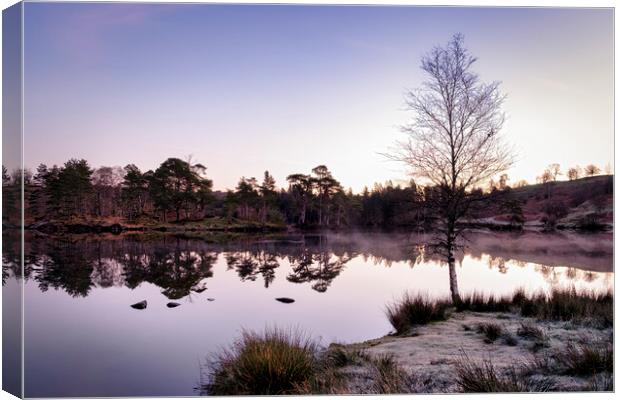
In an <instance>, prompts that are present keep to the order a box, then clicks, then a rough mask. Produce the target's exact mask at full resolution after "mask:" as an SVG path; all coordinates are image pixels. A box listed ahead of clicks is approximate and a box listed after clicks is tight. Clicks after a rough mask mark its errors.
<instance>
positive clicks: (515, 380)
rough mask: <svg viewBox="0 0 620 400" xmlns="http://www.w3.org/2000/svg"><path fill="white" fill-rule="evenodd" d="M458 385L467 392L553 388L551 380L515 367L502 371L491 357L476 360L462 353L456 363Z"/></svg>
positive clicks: (542, 390) (537, 390) (536, 390)
mask: <svg viewBox="0 0 620 400" xmlns="http://www.w3.org/2000/svg"><path fill="white" fill-rule="evenodd" d="M455 369H456V375H457V385H458V386H459V388H460V389H461V391H463V392H466V393H488V392H496V393H511V392H547V391H549V390H553V385H552V383H551V381H549V380H533V379H530V378H528V377H526V376H525V375H524V374H522V373H520V371H518V370H517V369H516V368H515V367H508V368H506V369H504V370H503V371H500V370H499V369H498V368H497V367H496V366H495V365H493V363H492V362H491V360H489V359H485V360H482V361H480V362H475V361H472V360H471V359H469V357H468V356H467V355H465V354H464V353H463V354H462V356H461V358H460V359H459V360H457V362H456V364H455Z"/></svg>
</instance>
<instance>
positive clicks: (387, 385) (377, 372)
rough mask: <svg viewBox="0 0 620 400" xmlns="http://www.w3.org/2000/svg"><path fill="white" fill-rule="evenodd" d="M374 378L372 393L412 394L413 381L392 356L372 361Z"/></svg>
mask: <svg viewBox="0 0 620 400" xmlns="http://www.w3.org/2000/svg"><path fill="white" fill-rule="evenodd" d="M370 365H371V369H372V372H371V375H372V378H373V385H372V391H373V392H374V393H378V394H397V393H410V392H411V387H412V386H413V379H412V377H411V376H409V375H408V374H407V373H406V372H405V371H404V370H403V369H402V368H400V367H399V366H398V364H397V363H396V361H394V358H393V357H392V356H382V357H379V358H373V359H371V360H370Z"/></svg>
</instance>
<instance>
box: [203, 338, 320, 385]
mask: <svg viewBox="0 0 620 400" xmlns="http://www.w3.org/2000/svg"><path fill="white" fill-rule="evenodd" d="M317 348H318V345H317V343H316V342H315V341H313V340H311V339H310V338H308V337H307V336H306V335H304V334H303V333H300V332H298V331H291V330H282V329H277V328H273V329H267V330H265V332H264V333H256V332H252V331H244V332H242V335H241V338H240V339H239V340H237V341H235V342H234V343H233V345H232V346H231V347H230V348H228V349H223V350H222V351H220V352H219V353H217V354H215V355H214V357H213V360H212V362H211V368H210V371H209V374H208V376H207V382H206V383H205V384H204V385H202V392H203V393H207V394H209V395H282V394H296V393H304V392H306V390H309V388H310V386H311V385H312V383H313V382H312V381H313V380H314V381H316V380H317V375H318V374H319V372H320V368H319V364H318V362H317V357H316V354H317Z"/></svg>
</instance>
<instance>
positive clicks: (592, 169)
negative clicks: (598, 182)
mask: <svg viewBox="0 0 620 400" xmlns="http://www.w3.org/2000/svg"><path fill="white" fill-rule="evenodd" d="M584 173H585V175H586V176H594V175H598V174H600V173H601V169H600V168H599V167H597V166H596V165H594V164H589V165H586V167H585V168H584Z"/></svg>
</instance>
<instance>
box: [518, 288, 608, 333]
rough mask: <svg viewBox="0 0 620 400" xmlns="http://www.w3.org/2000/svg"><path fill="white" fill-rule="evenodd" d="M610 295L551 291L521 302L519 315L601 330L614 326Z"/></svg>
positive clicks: (562, 290) (567, 290) (605, 293)
mask: <svg viewBox="0 0 620 400" xmlns="http://www.w3.org/2000/svg"><path fill="white" fill-rule="evenodd" d="M613 298H614V296H613V293H612V292H611V291H607V292H604V293H595V292H585V291H582V292H578V291H577V290H575V288H568V289H557V288H556V289H553V290H552V291H551V293H549V294H548V295H547V294H542V293H541V294H537V295H534V296H532V297H529V298H525V299H521V301H520V312H521V315H523V316H524V317H535V318H538V319H540V320H556V321H573V322H575V323H581V324H590V325H594V326H597V327H600V328H608V327H611V326H613Z"/></svg>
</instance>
